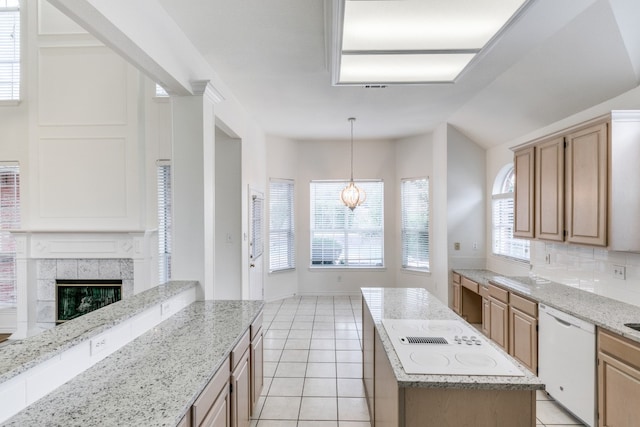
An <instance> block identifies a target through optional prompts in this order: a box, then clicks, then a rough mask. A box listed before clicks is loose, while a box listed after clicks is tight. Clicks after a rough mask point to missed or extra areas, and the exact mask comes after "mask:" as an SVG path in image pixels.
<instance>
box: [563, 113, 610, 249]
mask: <svg viewBox="0 0 640 427" xmlns="http://www.w3.org/2000/svg"><path fill="white" fill-rule="evenodd" d="M566 156H567V158H566V169H567V170H566V208H567V216H566V218H567V239H566V240H567V241H568V242H571V243H583V244H588V245H598V246H606V244H607V186H608V175H607V171H608V133H607V124H606V123H602V124H599V125H594V126H591V127H589V128H586V129H583V130H580V131H576V132H574V133H572V134H569V135H568V136H567V151H566Z"/></svg>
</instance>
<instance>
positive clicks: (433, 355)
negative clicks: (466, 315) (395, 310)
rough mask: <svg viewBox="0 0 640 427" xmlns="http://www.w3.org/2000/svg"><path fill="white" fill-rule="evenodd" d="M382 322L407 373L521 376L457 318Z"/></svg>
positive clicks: (502, 355)
mask: <svg viewBox="0 0 640 427" xmlns="http://www.w3.org/2000/svg"><path fill="white" fill-rule="evenodd" d="M382 324H383V325H384V328H385V330H386V331H387V334H388V335H389V338H390V339H391V342H392V344H393V348H394V349H395V351H396V354H397V355H398V358H399V359H400V362H401V363H402V367H403V368H404V370H405V372H406V373H407V374H432V375H499V376H518V377H522V376H524V373H523V372H522V371H521V370H520V369H519V368H518V367H517V366H516V365H515V364H514V363H513V362H512V361H510V360H509V359H507V357H506V356H505V355H504V354H502V353H501V352H500V351H499V350H498V349H496V348H495V347H493V346H492V345H491V344H489V342H487V340H486V339H485V338H484V337H483V336H482V334H481V333H480V332H479V331H477V330H475V329H473V328H471V327H469V326H467V325H466V324H465V323H463V322H461V321H459V320H421V319H382Z"/></svg>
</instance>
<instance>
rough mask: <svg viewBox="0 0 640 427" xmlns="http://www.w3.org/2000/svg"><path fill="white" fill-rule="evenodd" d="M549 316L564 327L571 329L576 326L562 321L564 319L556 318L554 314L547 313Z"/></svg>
mask: <svg viewBox="0 0 640 427" xmlns="http://www.w3.org/2000/svg"><path fill="white" fill-rule="evenodd" d="M547 315H548V316H549V317H551V318H552V319H554V320H555V321H556V322H558V323H560V324H561V325H563V326H566V327H567V328H570V327H572V326H575V325H573V324H571V323H569V322H567V321H566V320H562V319H558V318H557V317H556V316H554V315H553V314H550V313H547Z"/></svg>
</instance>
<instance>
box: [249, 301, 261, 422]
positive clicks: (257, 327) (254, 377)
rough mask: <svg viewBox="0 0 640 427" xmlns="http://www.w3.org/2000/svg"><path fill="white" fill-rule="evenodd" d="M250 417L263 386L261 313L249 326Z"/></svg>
mask: <svg viewBox="0 0 640 427" xmlns="http://www.w3.org/2000/svg"><path fill="white" fill-rule="evenodd" d="M250 331H251V346H250V348H251V354H250V355H249V359H250V361H251V415H253V412H254V409H255V407H256V405H257V404H258V400H259V399H260V393H262V387H263V386H264V344H263V332H262V313H260V314H259V315H258V317H257V318H256V320H255V321H254V322H253V323H252V324H251V328H250Z"/></svg>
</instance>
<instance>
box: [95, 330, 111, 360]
mask: <svg viewBox="0 0 640 427" xmlns="http://www.w3.org/2000/svg"><path fill="white" fill-rule="evenodd" d="M108 346H109V340H108V339H107V336H106V335H102V336H100V337H98V338H94V339H92V340H91V355H92V356H95V355H96V354H98V353H102V352H103V351H104V350H105V349H106V348H107V347H108Z"/></svg>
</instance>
